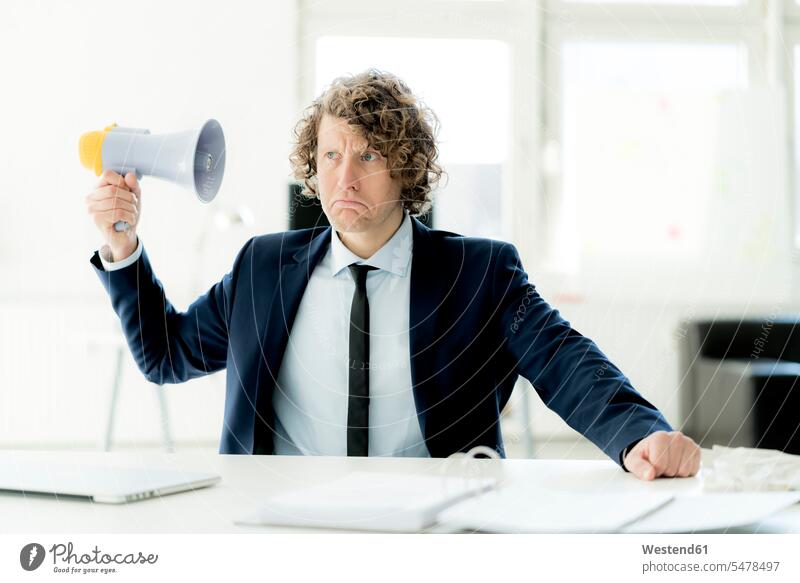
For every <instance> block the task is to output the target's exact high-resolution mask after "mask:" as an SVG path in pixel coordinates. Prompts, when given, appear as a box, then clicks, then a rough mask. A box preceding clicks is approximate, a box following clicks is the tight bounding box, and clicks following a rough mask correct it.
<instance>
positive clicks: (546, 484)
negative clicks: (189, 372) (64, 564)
mask: <svg viewBox="0 0 800 583" xmlns="http://www.w3.org/2000/svg"><path fill="white" fill-rule="evenodd" d="M32 461H33V462H41V463H43V464H47V463H59V464H65V463H74V464H76V465H88V466H98V465H102V466H113V467H129V468H171V469H183V470H191V471H208V472H214V473H217V474H219V475H220V476H222V482H221V483H219V484H218V485H216V486H212V487H210V488H204V489H202V490H198V491H196V492H185V493H181V494H174V495H170V496H165V497H163V498H155V499H151V500H143V501H140V502H134V503H130V504H126V505H107V504H94V503H91V502H86V501H81V500H74V499H57V498H55V497H47V496H24V495H22V494H12V493H0V516H2V517H3V518H2V520H0V532H2V533H9V534H10V533H224V532H240V533H246V532H251V533H253V532H298V529H289V528H268V527H249V526H238V525H236V524H234V523H233V521H234V520H235V519H237V518H241V517H243V516H246V515H248V514H250V513H252V512H253V511H254V510H256V509H257V508H258V507H260V506H261V505H263V503H264V500H265V499H266V498H267V497H268V496H270V495H272V494H276V493H280V492H285V491H289V490H292V489H295V488H298V487H303V486H308V485H312V484H319V483H323V482H326V481H330V480H333V479H335V478H338V477H340V476H343V475H345V474H347V473H349V472H351V471H356V470H362V471H380V472H397V473H423V474H432V473H433V474H436V475H442V474H451V473H454V472H458V471H459V469H460V468H459V466H458V463H457V461H456V460H443V459H428V458H354V457H350V458H348V457H295V456H237V455H219V454H216V453H212V452H202V453H198V452H192V453H175V454H166V453H117V452H114V453H100V452H98V453H94V452H80V453H76V452H40V451H5V452H0V469H2V471H11V470H12V469H13V467H14V464H15V463H18V462H32ZM472 463H473V464H475V463H477V464H480V465H479V466H478V467H479V471H480V472H481V474H483V475H491V476H494V477H497V478H500V480H502V482H503V483H515V484H516V483H520V482H522V483H529V484H531V486H532V487H536V488H553V489H556V490H558V491H560V492H576V493H580V492H598V491H602V492H607V491H610V490H613V491H616V492H642V491H650V492H670V493H681V494H693V493H698V492H699V491H700V489H701V482H700V480H699V479H698V478H683V479H660V480H655V481H654V482H649V483H647V482H642V481H640V480H637V479H636V478H634V477H633V476H632V475H630V474H627V473H625V472H623V471H622V470H620V469H619V467H618V466H616V465H615V464H614V463H612V462H611V461H595V460H591V461H582V460H580V461H578V460H488V459H484V460H473V462H472ZM729 532H784V533H785V532H790V533H800V504H795V505H794V506H792V507H790V508H788V509H786V510H784V511H782V512H780V513H778V514H775V515H773V516H772V517H770V518H769V519H768V520H766V521H764V522H761V523H759V524H758V525H754V526H751V527H748V528H743V529H741V528H740V529H733V530H731V531H729Z"/></svg>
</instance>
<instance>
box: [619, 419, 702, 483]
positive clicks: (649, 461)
mask: <svg viewBox="0 0 800 583" xmlns="http://www.w3.org/2000/svg"><path fill="white" fill-rule="evenodd" d="M622 463H623V465H624V466H625V467H626V468H627V469H628V471H629V472H631V473H632V474H633V475H634V476H636V477H637V478H639V479H641V480H653V479H655V478H659V477H665V478H673V477H680V478H686V477H689V476H694V475H695V474H696V473H697V472H698V470H699V469H700V446H699V445H697V444H696V443H695V442H694V440H693V439H692V438H691V437H687V436H686V435H684V434H683V433H681V432H680V431H656V432H655V433H651V434H650V435H648V436H647V437H645V438H644V439H643V440H641V441H640V442H639V443H637V444H636V445H635V446H634V447H633V448H632V449H631V450H630V451H629V452H628V453H627V455H626V456H625V457H624V458H623V460H622Z"/></svg>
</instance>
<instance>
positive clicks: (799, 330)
mask: <svg viewBox="0 0 800 583" xmlns="http://www.w3.org/2000/svg"><path fill="white" fill-rule="evenodd" d="M681 379H682V382H681V386H680V394H681V399H682V401H681V406H682V407H681V408H682V411H683V418H684V420H685V423H684V427H683V430H684V432H685V433H686V434H687V435H689V436H691V437H692V438H693V439H694V440H695V441H697V442H698V443H699V444H700V445H701V446H702V447H711V446H712V445H713V444H715V443H716V444H720V445H726V446H733V447H736V446H741V447H760V448H765V449H777V450H781V451H785V452H787V453H793V454H800V386H798V385H800V383H798V380H800V319H797V318H793V317H781V318H775V319H766V318H764V319H752V320H698V321H694V322H690V323H689V326H688V329H687V331H686V336H685V337H684V339H683V347H682V354H681Z"/></svg>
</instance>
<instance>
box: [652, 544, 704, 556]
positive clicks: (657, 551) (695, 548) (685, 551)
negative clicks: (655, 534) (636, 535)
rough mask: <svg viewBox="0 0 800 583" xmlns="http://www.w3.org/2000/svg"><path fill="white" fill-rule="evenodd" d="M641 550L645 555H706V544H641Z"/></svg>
mask: <svg viewBox="0 0 800 583" xmlns="http://www.w3.org/2000/svg"><path fill="white" fill-rule="evenodd" d="M642 552H643V553H644V554H645V555H707V554H708V545H687V546H680V547H679V546H673V545H666V546H663V547H657V546H655V545H642Z"/></svg>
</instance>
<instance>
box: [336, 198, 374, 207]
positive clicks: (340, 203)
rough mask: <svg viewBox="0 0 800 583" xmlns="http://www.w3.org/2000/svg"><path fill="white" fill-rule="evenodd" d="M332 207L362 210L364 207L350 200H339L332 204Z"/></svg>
mask: <svg viewBox="0 0 800 583" xmlns="http://www.w3.org/2000/svg"><path fill="white" fill-rule="evenodd" d="M333 206H338V207H344V208H364V207H365V206H366V205H365V204H364V203H362V202H358V201H357V200H353V199H351V198H340V199H339V200H336V201H334V202H333Z"/></svg>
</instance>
